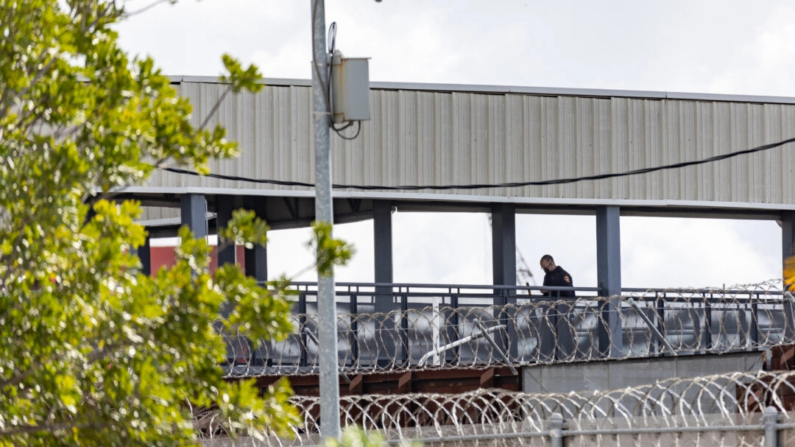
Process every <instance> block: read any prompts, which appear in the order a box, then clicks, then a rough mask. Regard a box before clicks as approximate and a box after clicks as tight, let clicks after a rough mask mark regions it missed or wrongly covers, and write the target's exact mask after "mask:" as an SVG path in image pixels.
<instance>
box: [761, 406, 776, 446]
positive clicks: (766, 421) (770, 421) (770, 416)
mask: <svg viewBox="0 0 795 447" xmlns="http://www.w3.org/2000/svg"><path fill="white" fill-rule="evenodd" d="M762 425H763V426H764V428H765V447H778V426H777V425H778V410H776V408H775V407H767V408H765V415H764V416H762Z"/></svg>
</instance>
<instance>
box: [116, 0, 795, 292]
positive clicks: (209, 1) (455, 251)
mask: <svg viewBox="0 0 795 447" xmlns="http://www.w3.org/2000/svg"><path fill="white" fill-rule="evenodd" d="M151 1H152V0H128V2H127V7H128V10H129V11H135V10H136V9H139V8H142V7H145V6H146V5H148V4H149V3H151ZM793 14H795V3H792V2H788V1H764V0H757V1H755V2H748V1H730V0H721V1H709V0H701V1H698V2H694V1H681V0H669V1H643V2H638V1H607V0H605V1H601V2H593V1H584V0H578V1H574V0H572V1H565V0H561V1H556V2H550V1H530V0H521V1H519V0H504V1H500V0H490V1H488V2H485V1H482V0H481V1H474V0H456V1H452V0H447V1H441V0H438V1H434V0H382V1H381V2H375V1H374V0H327V1H326V22H327V24H330V23H331V22H333V21H335V22H337V26H338V31H337V41H336V46H337V48H339V49H341V50H342V51H343V52H344V53H345V54H346V55H347V56H354V57H357V56H360V57H361V56H364V57H370V58H371V59H370V79H371V80H372V81H393V82H429V83H461V84H494V85H516V86H536V87H570V88H607V89H622V90H652V91H676V92H699V93H726V94H748V95H772V96H795V81H794V79H795V78H793V76H792V73H793V72H795V45H793V44H792V42H795V22H792V21H791V20H789V18H790V17H792V16H793ZM309 25H310V1H309V0H301V1H299V0H202V1H200V2H199V1H196V0H180V1H179V2H178V3H177V4H176V5H167V4H164V5H160V6H158V7H155V8H153V9H151V10H149V11H147V12H145V13H142V14H139V15H134V16H132V17H130V18H129V19H128V20H127V21H126V22H124V23H123V24H121V25H120V26H119V27H118V30H119V33H120V41H121V44H122V46H123V47H124V48H126V49H127V50H128V51H130V52H131V53H133V54H140V55H150V56H152V57H153V58H154V60H155V61H156V63H157V65H159V66H160V67H161V68H162V70H163V72H164V73H166V74H171V75H204V76H217V75H219V74H221V68H222V65H221V62H220V60H221V55H222V54H223V53H230V54H232V55H234V56H235V57H238V58H239V59H240V60H241V61H243V62H244V63H255V64H257V65H258V66H259V67H260V69H261V71H262V72H263V74H264V76H265V77H270V78H299V79H308V78H310V76H311V73H310V64H309V60H310V57H311V37H310V28H309ZM621 230H622V235H621V244H622V250H621V251H622V280H623V284H624V285H625V286H626V287H705V286H722V285H724V284H725V285H727V286H728V285H734V284H750V283H756V282H761V281H765V280H769V279H773V278H777V277H780V276H781V263H782V258H781V230H780V227H779V226H778V224H777V223H776V222H773V221H748V220H744V221H739V220H716V219H679V218H648V217H645V218H642V217H622V219H621ZM595 233H596V229H595V218H594V217H592V216H554V215H535V214H533V215H529V214H528V215H519V216H518V217H517V248H518V250H519V252H520V253H521V254H522V256H523V257H524V258H525V260H526V261H527V264H528V265H529V267H530V268H531V271H532V272H533V274H534V275H535V279H536V281H538V282H539V283H540V282H541V280H542V279H541V278H542V274H541V271H540V268H539V266H538V260H539V259H540V257H541V256H542V255H543V254H547V253H549V254H552V255H553V256H554V257H555V259H556V260H557V261H558V264H559V265H561V266H563V267H564V268H565V269H566V270H568V271H569V272H570V273H571V275H572V276H573V278H574V281H575V284H576V285H578V286H595V285H596V234H595ZM308 235H309V233H308V232H307V230H305V229H296V230H280V231H273V232H271V236H270V244H269V247H268V260H269V273H270V274H271V275H272V276H276V275H278V274H281V273H286V274H288V275H293V274H295V273H296V272H299V271H301V270H302V269H303V268H304V267H305V266H306V265H308V264H310V263H311V253H310V252H309V251H308V249H307V248H306V247H305V245H304V242H305V241H306V240H307V238H308ZM335 236H337V237H340V238H343V239H346V240H348V241H350V242H352V243H353V244H354V245H355V247H356V249H357V254H356V256H355V257H354V259H353V260H352V261H351V263H350V264H349V265H348V266H345V267H342V268H339V269H338V270H337V274H336V278H337V280H338V281H360V282H367V281H372V280H373V267H372V265H373V229H372V222H370V221H365V222H357V223H352V224H344V225H338V226H336V227H335ZM393 252H394V280H395V281H396V282H422V283H458V284H489V283H490V282H491V266H490V263H491V249H490V227H489V220H488V215H486V214H477V213H469V214H463V213H405V212H403V213H401V212H398V213H396V214H394V215H393ZM297 279H302V280H312V279H313V278H312V274H311V273H307V274H304V275H303V276H301V277H299V278H297Z"/></svg>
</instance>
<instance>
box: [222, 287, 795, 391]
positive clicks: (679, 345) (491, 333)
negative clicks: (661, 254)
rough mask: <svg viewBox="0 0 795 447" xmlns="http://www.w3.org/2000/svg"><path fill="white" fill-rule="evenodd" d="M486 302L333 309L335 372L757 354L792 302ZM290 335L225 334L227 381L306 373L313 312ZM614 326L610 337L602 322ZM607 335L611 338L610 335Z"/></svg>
mask: <svg viewBox="0 0 795 447" xmlns="http://www.w3.org/2000/svg"><path fill="white" fill-rule="evenodd" d="M513 301H515V302H514V303H511V304H507V305H502V306H494V305H470V306H458V307H453V306H450V305H443V304H442V305H437V306H428V305H418V306H417V307H414V308H410V309H408V310H403V311H393V312H389V313H339V314H338V315H337V332H338V354H339V365H340V370H341V371H342V372H343V373H349V374H369V373H378V372H400V371H407V370H426V369H456V368H472V367H488V366H524V365H533V364H550V363H564V362H585V361H595V360H604V359H606V358H608V354H607V351H606V349H605V348H606V347H610V346H611V345H616V346H620V349H617V350H616V349H614V350H613V351H614V352H613V356H612V357H609V358H611V359H626V358H638V357H649V356H658V355H688V354H695V353H716V354H722V353H729V352H736V351H745V350H762V349H767V348H770V347H773V346H778V345H782V344H790V343H795V317H793V315H795V299H793V297H792V296H791V295H790V294H789V293H782V288H781V285H780V281H779V282H778V283H776V282H765V283H762V284H754V285H751V286H748V287H734V288H731V289H723V288H721V289H680V290H649V291H644V292H634V293H626V294H625V295H624V296H621V297H612V298H599V297H578V298H571V299H557V300H551V299H549V298H543V299H542V298H532V299H530V298H528V297H524V298H522V296H516V297H513ZM291 318H292V320H293V323H294V326H295V328H296V332H295V334H293V335H291V336H290V337H288V339H286V340H284V341H280V342H271V341H267V340H263V341H261V342H259V343H252V341H251V340H250V339H248V338H247V337H246V336H245V334H244V333H236V334H224V339H225V340H226V344H227V348H228V349H227V350H228V355H227V357H228V361H227V365H226V366H225V374H226V376H228V377H256V376H267V375H285V374H290V375H296V374H315V373H316V372H317V355H318V340H317V336H316V334H317V328H318V321H317V316H316V315H315V314H311V313H304V314H293V315H292V316H291ZM611 319H613V320H618V321H620V322H621V325H622V328H623V329H622V331H621V334H620V335H619V337H620V339H619V337H615V336H614V335H613V334H612V333H611V332H610V331H602V330H601V328H602V327H604V326H606V325H608V324H609V323H610V320H611ZM613 337H615V338H613Z"/></svg>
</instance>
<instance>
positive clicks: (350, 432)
mask: <svg viewBox="0 0 795 447" xmlns="http://www.w3.org/2000/svg"><path fill="white" fill-rule="evenodd" d="M386 445H387V443H386V442H384V439H383V438H382V437H381V435H380V434H379V433H378V432H375V431H370V432H367V431H364V430H362V429H361V428H359V427H355V426H348V427H346V428H345V430H343V431H342V436H340V439H335V438H327V439H326V440H325V442H324V443H323V447H386ZM401 445H402V446H403V447H422V443H420V442H413V443H403V444H401Z"/></svg>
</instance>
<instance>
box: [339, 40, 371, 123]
mask: <svg viewBox="0 0 795 447" xmlns="http://www.w3.org/2000/svg"><path fill="white" fill-rule="evenodd" d="M331 112H332V117H333V119H334V123H337V124H339V123H345V122H351V121H367V120H369V119H370V67H369V58H365V57H351V58H347V57H344V56H343V55H342V53H341V52H340V51H339V50H337V51H335V52H334V55H333V57H332V59H331Z"/></svg>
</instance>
